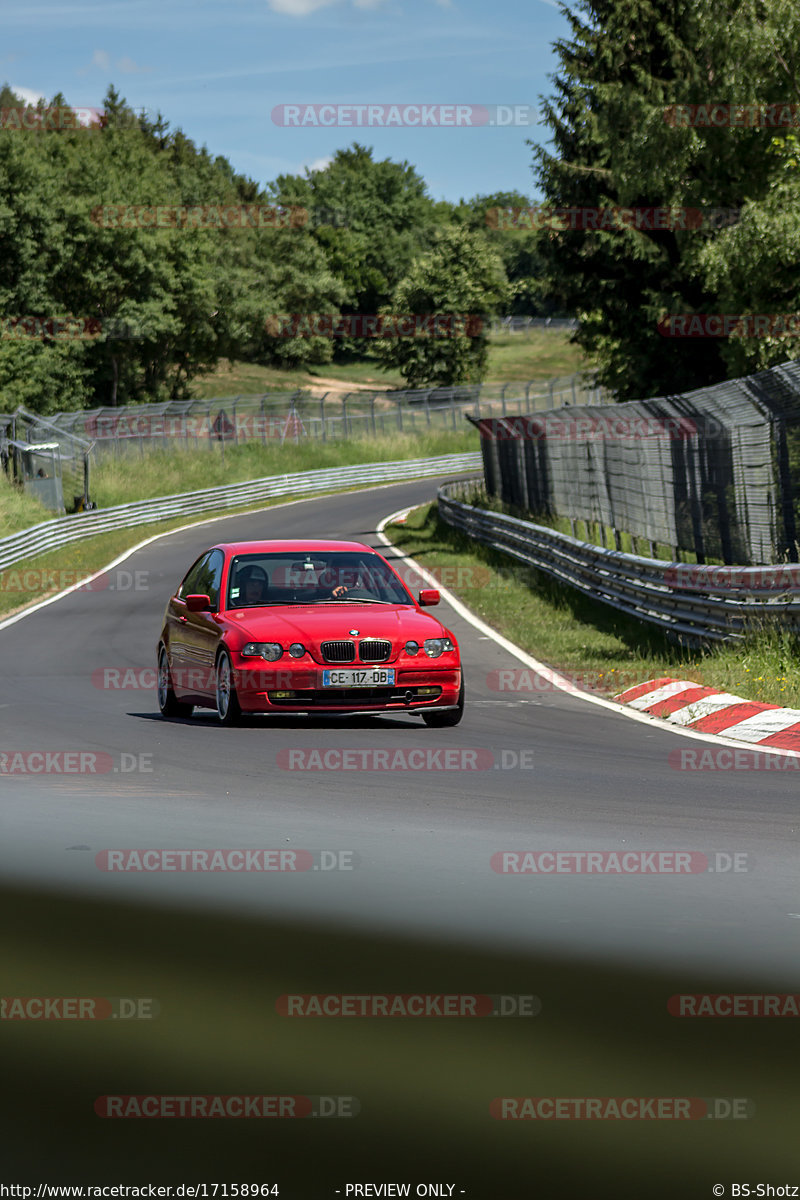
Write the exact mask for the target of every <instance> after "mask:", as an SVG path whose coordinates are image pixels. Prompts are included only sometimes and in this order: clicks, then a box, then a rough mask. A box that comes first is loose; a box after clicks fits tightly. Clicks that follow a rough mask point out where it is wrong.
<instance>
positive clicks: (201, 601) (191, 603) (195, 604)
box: [186, 596, 211, 612]
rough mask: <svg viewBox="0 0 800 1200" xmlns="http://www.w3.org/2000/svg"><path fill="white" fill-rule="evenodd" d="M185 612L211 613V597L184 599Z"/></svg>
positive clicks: (189, 597)
mask: <svg viewBox="0 0 800 1200" xmlns="http://www.w3.org/2000/svg"><path fill="white" fill-rule="evenodd" d="M186 611H187V612H211V597H210V596H187V597H186Z"/></svg>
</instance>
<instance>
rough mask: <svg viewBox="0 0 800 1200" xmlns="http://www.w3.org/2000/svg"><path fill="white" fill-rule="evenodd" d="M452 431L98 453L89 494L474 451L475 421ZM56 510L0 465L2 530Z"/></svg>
mask: <svg viewBox="0 0 800 1200" xmlns="http://www.w3.org/2000/svg"><path fill="white" fill-rule="evenodd" d="M464 426H465V427H464V429H463V430H459V431H457V432H456V433H453V432H448V431H447V430H442V431H441V432H437V433H430V434H427V433H426V434H419V435H415V434H397V435H394V436H392V437H385V438H369V439H367V438H365V439H364V440H363V441H360V440H356V441H349V442H345V441H337V442H298V443H297V444H295V443H293V442H286V444H285V445H283V446H281V445H280V444H277V443H275V442H272V443H270V444H268V445H266V446H262V445H261V443H260V442H246V443H244V444H243V445H239V446H226V447H225V451H224V457H223V451H222V447H221V445H220V444H219V443H212V445H211V448H210V449H209V448H208V446H206V447H205V448H204V449H198V450H195V449H194V448H190V449H184V448H183V447H181V446H178V447H176V448H174V449H167V450H154V451H148V452H147V453H146V454H145V456H144V457H141V456H140V455H139V453H138V452H137V449H136V447H135V446H133V447H131V450H130V451H129V452H128V453H127V454H125V455H124V456H122V457H121V458H118V459H115V458H113V457H112V456H110V455H109V456H106V455H103V456H102V457H101V458H100V460H99V462H98V463H97V465H95V466H93V468H92V483H91V495H92V498H93V500H95V502H96V503H97V504H98V506H99V507H100V508H108V507H109V506H110V505H113V504H128V503H131V502H132V501H134V500H149V499H151V498H153V497H156V496H169V495H173V494H175V493H178V492H193V491H198V490H200V489H201V488H209V487H218V486H220V485H222V484H226V483H243V482H245V481H246V480H248V479H261V478H263V477H264V476H266V475H284V474H289V475H290V474H292V473H293V472H295V471H313V470H317V469H320V468H322V467H341V466H355V465H356V464H358V463H370V462H393V461H396V460H397V461H399V460H401V459H412V458H432V457H434V456H435V455H439V454H460V453H462V452H465V451H470V450H478V449H479V448H480V441H479V438H478V434H477V433H476V432H475V430H474V429H473V427H472V426H467V423H466V422H464ZM53 516H54V514H53V513H52V512H50V510H49V509H46V508H44V507H43V505H41V504H40V503H39V502H38V501H37V500H35V499H33V498H32V497H30V496H26V495H25V494H24V493H22V492H20V491H18V490H17V489H16V488H15V487H12V485H11V484H10V483H9V481H8V477H7V476H6V474H5V472H3V471H0V537H7V536H8V535H9V534H12V533H17V532H18V531H19V530H22V529H27V528H29V527H30V526H31V525H37V524H39V523H40V522H42V521H49V520H52V518H53Z"/></svg>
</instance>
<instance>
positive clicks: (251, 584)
mask: <svg viewBox="0 0 800 1200" xmlns="http://www.w3.org/2000/svg"><path fill="white" fill-rule="evenodd" d="M239 589H240V596H241V600H240V603H241V604H242V605H243V606H244V607H245V608H253V607H254V606H255V605H257V604H264V603H265V602H266V599H267V592H268V591H269V579H268V578H267V572H266V571H265V570H264V568H263V567H259V566H251V567H245V568H244V570H243V571H242V572H241V573H240V575H239Z"/></svg>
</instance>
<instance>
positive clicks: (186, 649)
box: [181, 550, 225, 699]
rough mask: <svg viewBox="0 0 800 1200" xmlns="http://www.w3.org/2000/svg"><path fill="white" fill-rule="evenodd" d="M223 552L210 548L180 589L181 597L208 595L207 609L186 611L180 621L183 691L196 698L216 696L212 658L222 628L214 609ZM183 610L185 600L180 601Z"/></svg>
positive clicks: (215, 651) (214, 656)
mask: <svg viewBox="0 0 800 1200" xmlns="http://www.w3.org/2000/svg"><path fill="white" fill-rule="evenodd" d="M224 563H225V556H224V554H223V553H222V551H221V550H210V551H209V553H208V554H206V555H205V556H204V558H202V559H201V560H200V562H199V563H198V564H197V570H196V571H195V572H194V573H193V574H192V576H191V579H188V577H187V581H188V582H190V583H191V588H190V589H189V588H187V589H185V590H183V597H184V598H185V597H186V596H191V595H200V596H208V598H209V600H210V601H211V612H186V611H184V617H185V620H184V621H183V622H182V623H181V624H182V638H183V656H184V666H185V669H186V688H185V692H184V695H187V696H188V695H192V696H195V697H199V698H206V699H207V698H211V699H214V697H215V696H216V673H215V667H214V664H215V660H216V654H217V646H218V645H219V640H220V637H221V636H222V628H221V625H220V621H219V618H218V616H217V613H218V612H219V608H220V587H221V584H222V568H223V566H224ZM184 610H185V603H184Z"/></svg>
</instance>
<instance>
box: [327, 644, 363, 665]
mask: <svg viewBox="0 0 800 1200" xmlns="http://www.w3.org/2000/svg"><path fill="white" fill-rule="evenodd" d="M320 650H321V651H322V657H323V659H324V660H325V662H336V663H346V662H355V657H356V648H355V644H354V643H353V642H323V643H322V645H321V646H320Z"/></svg>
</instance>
